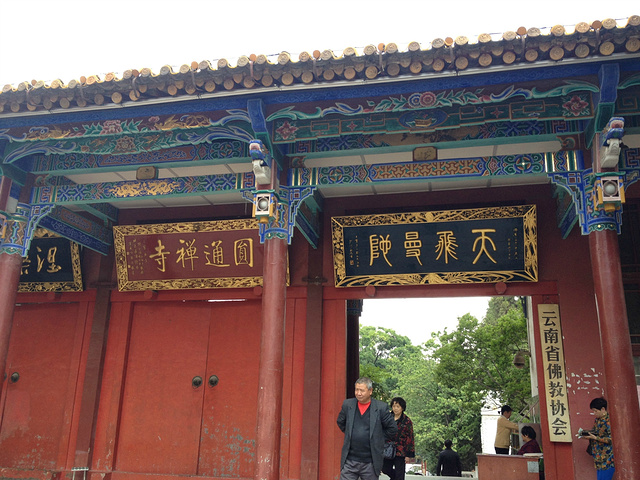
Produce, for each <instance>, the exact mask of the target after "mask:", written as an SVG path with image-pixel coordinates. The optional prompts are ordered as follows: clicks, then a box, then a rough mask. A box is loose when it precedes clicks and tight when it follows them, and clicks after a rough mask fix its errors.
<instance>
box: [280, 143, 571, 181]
mask: <svg viewBox="0 0 640 480" xmlns="http://www.w3.org/2000/svg"><path fill="white" fill-rule="evenodd" d="M581 166H582V152H573V151H570V152H546V153H532V154H520V155H502V156H491V157H472V158H460V159H450V160H430V161H424V162H399V163H384V164H373V165H347V166H340V167H316V168H298V169H292V170H291V171H290V175H289V184H290V185H292V186H322V187H325V188H326V187H340V186H343V185H351V186H353V185H358V184H364V185H376V184H403V183H405V184H409V183H415V182H423V181H425V180H429V181H433V180H438V181H446V180H459V179H462V178H474V177H475V178H485V179H486V178H490V177H492V176H496V177H500V176H516V175H518V176H521V175H522V176H524V175H526V176H527V177H532V176H541V175H546V174H547V173H550V172H563V171H564V172H568V171H572V170H574V169H576V168H581Z"/></svg>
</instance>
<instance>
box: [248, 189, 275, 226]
mask: <svg viewBox="0 0 640 480" xmlns="http://www.w3.org/2000/svg"><path fill="white" fill-rule="evenodd" d="M253 216H254V217H255V218H257V219H258V222H260V223H269V220H271V219H273V218H275V216H276V198H275V195H274V194H273V192H256V194H255V197H254V200H253Z"/></svg>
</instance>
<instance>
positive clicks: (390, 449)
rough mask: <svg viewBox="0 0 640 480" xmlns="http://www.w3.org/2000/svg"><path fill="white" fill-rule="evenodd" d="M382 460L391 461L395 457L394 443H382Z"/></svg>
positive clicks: (389, 441)
mask: <svg viewBox="0 0 640 480" xmlns="http://www.w3.org/2000/svg"><path fill="white" fill-rule="evenodd" d="M382 453H383V456H384V458H386V459H387V460H392V459H394V458H395V456H396V442H393V441H391V440H387V441H386V442H384V449H383V450H382Z"/></svg>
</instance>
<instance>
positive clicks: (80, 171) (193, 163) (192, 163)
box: [31, 157, 251, 176]
mask: <svg viewBox="0 0 640 480" xmlns="http://www.w3.org/2000/svg"><path fill="white" fill-rule="evenodd" d="M243 163H244V164H246V165H249V164H251V158H250V157H234V158H218V159H215V160H192V159H187V160H184V161H182V162H168V163H153V162H141V163H138V164H135V165H118V166H115V167H98V168H99V171H100V173H104V172H132V171H134V172H135V171H136V170H137V169H138V168H140V167H141V166H144V165H153V166H155V167H157V168H158V169H161V168H184V167H203V166H204V167H208V166H212V167H215V166H219V165H238V164H243ZM95 170H96V167H93V166H86V167H84V168H65V167H64V166H60V168H59V169H53V170H51V169H48V170H36V169H34V170H33V171H32V172H31V173H33V174H34V175H60V176H67V175H74V174H76V175H84V174H86V173H87V172H93V171H95Z"/></svg>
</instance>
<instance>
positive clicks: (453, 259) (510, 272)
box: [331, 205, 538, 287]
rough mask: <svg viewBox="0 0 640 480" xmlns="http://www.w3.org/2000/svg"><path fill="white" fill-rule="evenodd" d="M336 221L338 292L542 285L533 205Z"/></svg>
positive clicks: (334, 256)
mask: <svg viewBox="0 0 640 480" xmlns="http://www.w3.org/2000/svg"><path fill="white" fill-rule="evenodd" d="M331 220H332V222H331V223H332V236H333V259H334V273H335V283H336V286H337V287H361V286H368V285H374V286H380V285H423V284H452V283H496V282H537V281H538V256H537V225H536V207H535V205H519V206H511V207H489V208H477V209H462V210H444V211H434V212H412V213H396V214H381V215H357V216H348V217H334V218H332V219H331Z"/></svg>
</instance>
